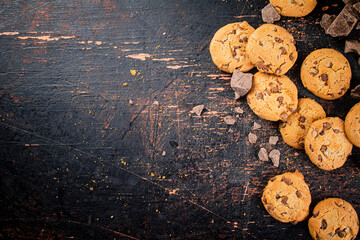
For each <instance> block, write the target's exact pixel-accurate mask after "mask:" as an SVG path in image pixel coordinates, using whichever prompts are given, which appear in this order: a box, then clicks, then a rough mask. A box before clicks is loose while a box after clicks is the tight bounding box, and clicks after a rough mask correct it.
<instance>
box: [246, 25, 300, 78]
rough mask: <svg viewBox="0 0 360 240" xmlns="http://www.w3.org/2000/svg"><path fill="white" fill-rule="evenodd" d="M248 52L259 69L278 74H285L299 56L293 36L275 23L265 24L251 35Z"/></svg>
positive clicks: (247, 47)
mask: <svg viewBox="0 0 360 240" xmlns="http://www.w3.org/2000/svg"><path fill="white" fill-rule="evenodd" d="M246 53H247V54H248V56H249V58H250V60H251V62H252V63H253V64H254V65H255V66H256V67H257V69H258V70H259V71H261V72H266V73H272V74H276V75H283V74H285V73H286V72H287V71H288V70H289V69H290V68H291V67H292V66H293V65H294V63H295V61H296V59H297V57H298V53H297V51H296V47H295V40H294V38H293V36H292V35H291V34H290V33H289V32H288V31H286V30H285V29H284V28H282V27H279V26H277V25H274V24H263V25H261V26H260V27H259V28H257V29H256V30H255V31H254V32H253V33H252V34H251V35H250V38H249V41H248V44H247V45H246Z"/></svg>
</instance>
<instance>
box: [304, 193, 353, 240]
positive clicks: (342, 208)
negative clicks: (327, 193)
mask: <svg viewBox="0 0 360 240" xmlns="http://www.w3.org/2000/svg"><path fill="white" fill-rule="evenodd" d="M308 227H309V232H310V234H311V236H312V238H313V239H315V240H319V239H344V240H345V239H346V240H353V239H355V238H356V235H357V234H358V232H359V218H358V215H357V213H356V211H355V209H354V208H353V207H352V206H351V204H350V203H348V202H347V201H345V200H342V199H340V198H328V199H325V200H322V201H321V202H319V203H318V204H317V205H316V206H315V208H314V210H313V215H312V217H311V218H310V219H309V222H308Z"/></svg>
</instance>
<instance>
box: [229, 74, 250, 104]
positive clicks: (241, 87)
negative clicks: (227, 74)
mask: <svg viewBox="0 0 360 240" xmlns="http://www.w3.org/2000/svg"><path fill="white" fill-rule="evenodd" d="M253 76H254V75H252V74H251V73H243V72H241V71H240V70H238V69H235V70H234V72H233V74H232V76H231V81H230V85H231V88H232V89H233V90H234V91H235V93H237V95H236V96H237V97H236V99H238V98H240V97H242V96H245V95H246V94H247V93H248V92H249V91H250V89H251V87H252V82H253Z"/></svg>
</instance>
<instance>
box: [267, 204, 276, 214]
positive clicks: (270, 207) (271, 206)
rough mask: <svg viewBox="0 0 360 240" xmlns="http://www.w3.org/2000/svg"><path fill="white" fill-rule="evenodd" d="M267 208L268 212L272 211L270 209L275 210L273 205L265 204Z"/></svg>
mask: <svg viewBox="0 0 360 240" xmlns="http://www.w3.org/2000/svg"><path fill="white" fill-rule="evenodd" d="M267 210H269V211H270V212H272V211H274V210H275V208H274V207H273V205H271V204H269V205H268V206H267Z"/></svg>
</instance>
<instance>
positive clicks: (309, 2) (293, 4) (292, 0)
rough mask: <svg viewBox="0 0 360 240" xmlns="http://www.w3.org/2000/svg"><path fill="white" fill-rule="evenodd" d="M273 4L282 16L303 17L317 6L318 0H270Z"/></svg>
mask: <svg viewBox="0 0 360 240" xmlns="http://www.w3.org/2000/svg"><path fill="white" fill-rule="evenodd" d="M270 3H271V5H273V6H274V8H275V10H276V11H277V12H278V13H279V14H280V15H282V16H287V17H303V16H306V15H308V14H309V13H311V12H312V10H314V8H315V7H316V4H317V2H316V0H287V1H284V0H270Z"/></svg>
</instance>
